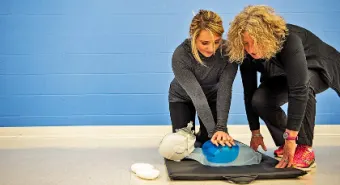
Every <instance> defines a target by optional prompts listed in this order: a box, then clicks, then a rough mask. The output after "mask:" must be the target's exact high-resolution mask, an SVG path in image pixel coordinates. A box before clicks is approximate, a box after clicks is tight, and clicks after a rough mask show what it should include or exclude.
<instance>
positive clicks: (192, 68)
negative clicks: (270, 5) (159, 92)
mask: <svg viewBox="0 0 340 185" xmlns="http://www.w3.org/2000/svg"><path fill="white" fill-rule="evenodd" d="M223 32H224V28H223V25H222V19H221V17H220V16H219V15H218V14H216V13H215V12H212V11H209V10H200V11H199V12H198V13H197V14H196V15H195V16H194V17H193V19H192V22H191V25H190V31H189V33H190V38H188V39H185V40H184V41H183V42H182V43H181V44H180V45H179V46H178V47H177V48H176V49H175V51H174V53H173V56H172V70H173V73H174V79H173V80H172V82H171V84H170V88H169V97H168V98H169V110H170V117H171V122H172V130H173V132H175V131H176V130H177V129H181V128H184V127H186V126H187V124H188V123H189V122H190V121H193V122H195V115H196V111H197V114H198V117H199V122H200V131H199V133H198V135H197V139H196V140H197V141H199V142H200V143H204V142H205V141H207V140H209V139H210V140H211V141H212V142H213V143H214V144H215V145H223V146H225V145H228V146H231V145H234V141H233V138H232V137H231V136H229V134H228V131H227V126H226V123H227V119H228V114H229V108H230V101H231V89H232V84H233V82H234V79H235V76H236V73H237V69H238V65H237V64H235V63H234V64H232V63H230V62H228V60H227V57H226V54H225V48H224V47H225V40H222V34H223ZM193 129H194V128H193Z"/></svg>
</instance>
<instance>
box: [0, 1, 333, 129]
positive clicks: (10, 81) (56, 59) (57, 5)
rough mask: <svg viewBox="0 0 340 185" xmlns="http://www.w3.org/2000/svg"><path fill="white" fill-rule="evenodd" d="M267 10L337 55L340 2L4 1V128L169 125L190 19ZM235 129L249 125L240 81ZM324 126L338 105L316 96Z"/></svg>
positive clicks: (0, 71)
mask: <svg viewBox="0 0 340 185" xmlns="http://www.w3.org/2000/svg"><path fill="white" fill-rule="evenodd" d="M249 3H252V4H268V5H271V6H273V7H274V8H276V10H277V11H278V12H279V13H281V15H283V16H284V17H285V18H286V19H287V21H288V22H291V23H294V24H299V25H302V26H305V27H306V28H308V29H310V30H312V31H313V32H314V33H316V34H317V35H318V36H319V37H320V38H322V39H323V40H324V41H326V42H328V43H330V44H331V45H333V46H334V47H336V48H337V49H338V50H340V37H339V35H340V24H338V23H337V22H338V21H339V20H338V19H339V18H340V1H338V0H315V1H308V0H300V1H295V0H286V1H269V0H267V1H265V0H262V1H260V0H258V1H249V0H240V1H225V0H218V1H196V0H195V1H193V0H185V1H183V0H171V1H170V0H169V1H157V0H144V1H138V0H135V1H131V0H122V1H115V0H30V1H27V0H0V126H34V125H144V124H152V125H156V124H166V125H167V124H170V119H169V112H168V104H167V92H168V87H169V82H170V81H171V80H172V78H173V74H172V71H171V55H172V52H173V51H174V49H175V48H176V46H177V45H178V44H180V43H181V42H182V41H183V39H185V38H186V37H187V36H188V28H189V24H190V21H191V19H192V17H193V14H192V11H194V12H197V11H198V10H199V9H200V8H203V9H209V10H213V11H216V12H217V13H219V14H220V15H221V16H222V18H223V20H224V25H225V29H226V30H227V29H228V28H229V26H228V23H229V22H230V21H231V20H232V18H233V17H234V16H235V15H236V13H237V12H239V11H240V10H242V8H243V7H244V6H245V5H247V4H249ZM233 88H234V91H233V101H232V107H231V111H230V112H231V113H230V118H229V124H246V123H247V120H246V117H245V112H244V106H243V98H242V91H243V89H242V87H241V80H240V77H239V74H238V76H237V79H236V81H235V86H234V87H233ZM317 100H318V105H317V124H338V123H340V122H339V120H340V109H339V107H340V106H339V105H340V99H339V98H338V97H337V95H336V94H335V93H334V92H333V91H331V90H328V91H327V92H326V93H324V94H322V95H320V96H318V97H317Z"/></svg>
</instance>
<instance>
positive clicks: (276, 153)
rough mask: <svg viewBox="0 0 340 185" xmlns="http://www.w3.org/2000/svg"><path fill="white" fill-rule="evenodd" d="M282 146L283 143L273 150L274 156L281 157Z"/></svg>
mask: <svg viewBox="0 0 340 185" xmlns="http://www.w3.org/2000/svg"><path fill="white" fill-rule="evenodd" d="M283 147H284V145H282V146H280V147H279V148H278V149H276V150H275V151H274V156H275V157H278V158H281V157H282V156H283V151H284V150H283Z"/></svg>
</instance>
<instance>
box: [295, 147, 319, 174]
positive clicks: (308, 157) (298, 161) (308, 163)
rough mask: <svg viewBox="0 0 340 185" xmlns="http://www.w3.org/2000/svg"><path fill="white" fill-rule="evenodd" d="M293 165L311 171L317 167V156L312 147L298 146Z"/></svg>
mask: <svg viewBox="0 0 340 185" xmlns="http://www.w3.org/2000/svg"><path fill="white" fill-rule="evenodd" d="M293 165H294V167H295V168H298V169H301V170H304V171H310V170H311V168H314V167H316V163H315V154H314V151H313V149H312V147H310V146H307V145H298V146H297V147H296V150H295V155H294V160H293Z"/></svg>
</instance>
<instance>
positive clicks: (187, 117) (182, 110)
mask: <svg viewBox="0 0 340 185" xmlns="http://www.w3.org/2000/svg"><path fill="white" fill-rule="evenodd" d="M209 106H210V110H211V112H212V114H213V117H214V120H215V123H216V120H217V111H216V102H209ZM169 109H170V117H171V123H172V132H175V131H176V129H180V128H183V127H186V126H187V124H188V123H189V122H190V121H193V123H195V116H196V109H195V107H194V104H193V103H192V102H170V103H169ZM199 124H200V131H199V132H198V133H197V138H196V140H197V141H200V142H201V143H204V142H205V141H207V140H209V137H208V132H207V130H206V128H205V126H204V124H203V123H202V120H201V119H200V118H199ZM193 129H195V124H194V127H193Z"/></svg>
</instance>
